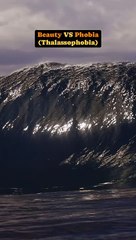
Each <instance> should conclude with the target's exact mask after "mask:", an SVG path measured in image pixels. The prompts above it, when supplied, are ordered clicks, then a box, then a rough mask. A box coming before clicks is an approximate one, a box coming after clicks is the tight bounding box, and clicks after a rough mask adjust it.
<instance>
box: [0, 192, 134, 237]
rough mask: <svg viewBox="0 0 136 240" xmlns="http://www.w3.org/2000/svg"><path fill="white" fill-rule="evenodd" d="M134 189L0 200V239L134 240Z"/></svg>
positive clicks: (63, 193) (41, 194) (40, 195)
mask: <svg viewBox="0 0 136 240" xmlns="http://www.w3.org/2000/svg"><path fill="white" fill-rule="evenodd" d="M135 200H136V189H112V190H82V191H67V192H66V191H64V192H48V193H38V194H26V195H3V196H1V197H0V239H4V240H5V239H21V240H25V239H35V240H36V239H39V240H43V239H48V240H50V239H53V240H63V239H64V240H76V239H78V240H79V239H81V240H84V239H85V240H86V239H87V240H92V239H97V240H98V239H99V240H100V239H101V240H102V239H103V240H111V239H112V240H118V239H122V240H126V239H127V240H131V239H136V201H135Z"/></svg>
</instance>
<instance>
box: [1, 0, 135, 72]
mask: <svg viewBox="0 0 136 240" xmlns="http://www.w3.org/2000/svg"><path fill="white" fill-rule="evenodd" d="M36 29H37V30H38V29H43V30H46V29H48V30H50V29H56V30H59V29H66V30H68V29H77V30H80V29H81V30H83V29H85V30H87V29H88V30H91V29H96V30H97V29H98V30H99V29H100V30H102V36H103V39H102V48H101V49H100V48H98V49H92V48H91V49H89V48H87V49H84V48H82V49H81V48H77V49H75V48H72V49H70V48H68V49H66V48H58V49H49V48H48V49H43V48H42V49H38V48H35V47H34V31H35V30H36ZM135 60H136V0H0V75H3V74H8V73H10V72H11V71H14V70H16V69H19V68H22V67H24V66H27V65H33V64H36V63H39V62H42V61H57V62H63V63H87V62H103V61H105V62H108V61H135Z"/></svg>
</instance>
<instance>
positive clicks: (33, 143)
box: [0, 62, 136, 189]
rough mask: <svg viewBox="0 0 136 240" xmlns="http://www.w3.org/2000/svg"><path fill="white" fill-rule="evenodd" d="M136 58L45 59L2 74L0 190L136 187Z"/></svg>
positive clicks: (0, 82) (0, 92)
mask: <svg viewBox="0 0 136 240" xmlns="http://www.w3.org/2000/svg"><path fill="white" fill-rule="evenodd" d="M135 120H136V63H129V62H127V63H105V64H100V63H98V64H90V65H89V64H88V65H65V64H59V63H43V64H40V65H36V66H34V67H31V68H24V69H22V70H20V71H16V72H14V73H12V74H11V75H9V76H6V77H1V78H0V141H1V144H0V153H1V157H0V165H1V168H0V187H7V186H16V187H20V186H22V187H25V186H27V187H32V186H35V187H36V186H37V187H38V186H42V187H52V186H59V187H65V188H68V189H69V188H70V189H71V188H74V189H75V188H79V187H92V186H95V185H98V184H101V183H104V182H110V183H114V184H115V183H118V184H131V185H133V184H135V178H136V167H135V165H136V164H135V161H136V121H135Z"/></svg>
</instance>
